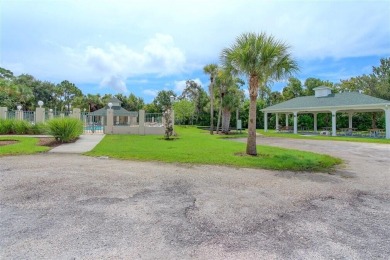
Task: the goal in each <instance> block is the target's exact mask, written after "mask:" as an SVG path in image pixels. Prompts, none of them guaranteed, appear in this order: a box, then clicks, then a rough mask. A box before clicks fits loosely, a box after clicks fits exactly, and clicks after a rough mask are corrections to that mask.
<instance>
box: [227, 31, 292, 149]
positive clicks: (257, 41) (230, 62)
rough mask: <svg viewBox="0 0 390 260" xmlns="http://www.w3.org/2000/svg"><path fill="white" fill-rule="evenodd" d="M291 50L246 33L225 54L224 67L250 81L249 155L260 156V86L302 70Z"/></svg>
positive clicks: (269, 37) (261, 36)
mask: <svg viewBox="0 0 390 260" xmlns="http://www.w3.org/2000/svg"><path fill="white" fill-rule="evenodd" d="M288 49H289V46H288V45H286V44H285V43H283V42H280V41H278V40H276V39H275V38H274V37H273V36H267V35H266V34H265V33H261V34H256V33H244V34H242V35H240V36H239V37H238V38H237V39H236V42H235V44H234V45H233V46H232V47H230V48H225V49H223V51H222V54H221V60H222V63H223V65H224V66H225V67H226V68H228V69H230V70H231V71H232V72H233V73H235V74H244V75H246V76H247V77H248V81H249V98H250V106H249V122H248V140H247V147H246V153H247V154H249V155H257V149H256V101H257V95H258V92H259V86H264V85H266V84H267V82H269V81H270V80H279V79H282V78H284V77H288V76H290V75H291V74H292V73H294V72H296V71H297V70H298V65H297V63H296V62H295V61H294V60H293V59H292V58H291V54H290V53H289V52H288Z"/></svg>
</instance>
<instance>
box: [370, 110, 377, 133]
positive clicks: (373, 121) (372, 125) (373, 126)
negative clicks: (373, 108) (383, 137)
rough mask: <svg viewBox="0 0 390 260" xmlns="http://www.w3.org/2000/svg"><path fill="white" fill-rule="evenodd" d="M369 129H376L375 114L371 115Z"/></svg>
mask: <svg viewBox="0 0 390 260" xmlns="http://www.w3.org/2000/svg"><path fill="white" fill-rule="evenodd" d="M371 128H373V129H375V128H376V112H373V113H372V122H371Z"/></svg>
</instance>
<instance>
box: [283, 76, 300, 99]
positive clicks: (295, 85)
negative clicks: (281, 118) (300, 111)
mask: <svg viewBox="0 0 390 260" xmlns="http://www.w3.org/2000/svg"><path fill="white" fill-rule="evenodd" d="M282 93H283V99H284V100H289V99H292V98H296V97H299V96H302V95H303V93H304V91H303V88H302V83H301V81H300V80H299V79H297V78H294V77H290V78H289V79H288V84H287V86H285V87H284V88H283V90H282Z"/></svg>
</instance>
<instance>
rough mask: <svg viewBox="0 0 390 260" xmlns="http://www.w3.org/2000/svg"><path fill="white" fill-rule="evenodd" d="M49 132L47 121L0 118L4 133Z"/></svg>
mask: <svg viewBox="0 0 390 260" xmlns="http://www.w3.org/2000/svg"><path fill="white" fill-rule="evenodd" d="M47 132H48V131H47V126H46V124H45V123H37V124H31V123H30V122H27V121H23V120H18V119H0V134H2V135H9V134H16V135H24V134H34V135H40V134H45V133H47Z"/></svg>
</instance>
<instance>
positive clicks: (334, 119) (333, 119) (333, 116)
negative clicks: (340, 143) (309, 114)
mask: <svg viewBox="0 0 390 260" xmlns="http://www.w3.org/2000/svg"><path fill="white" fill-rule="evenodd" d="M332 136H336V110H333V111H332Z"/></svg>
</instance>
